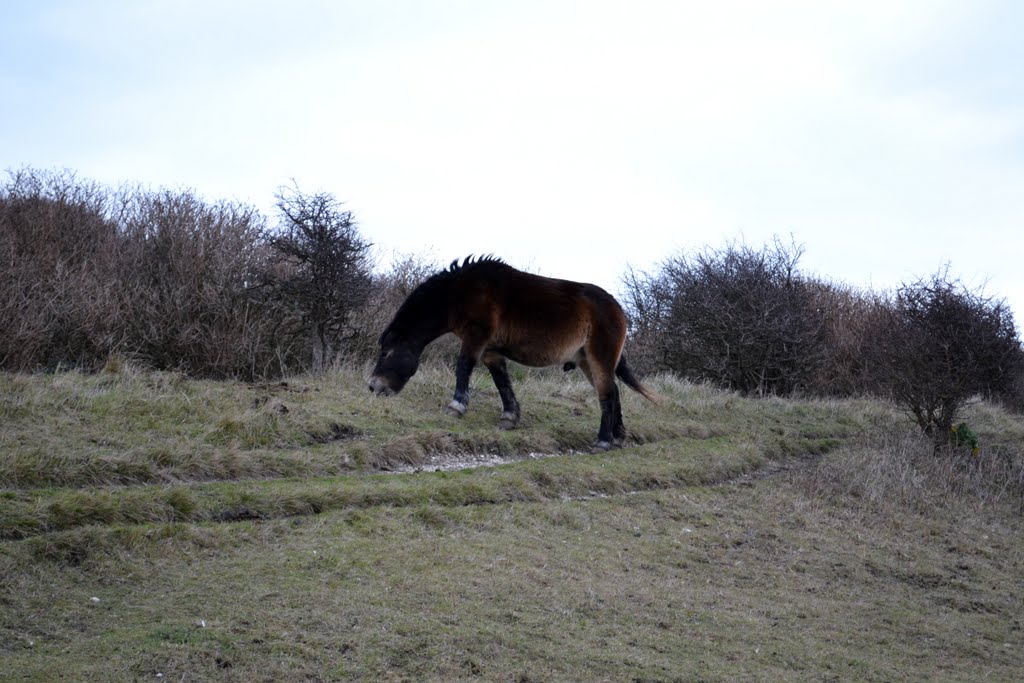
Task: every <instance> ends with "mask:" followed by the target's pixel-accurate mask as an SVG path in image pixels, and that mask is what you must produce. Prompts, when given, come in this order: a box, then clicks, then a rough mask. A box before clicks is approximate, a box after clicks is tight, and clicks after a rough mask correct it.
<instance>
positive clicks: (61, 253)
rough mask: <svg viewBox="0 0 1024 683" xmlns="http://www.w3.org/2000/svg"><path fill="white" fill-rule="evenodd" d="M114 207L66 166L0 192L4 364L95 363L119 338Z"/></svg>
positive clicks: (0, 356)
mask: <svg viewBox="0 0 1024 683" xmlns="http://www.w3.org/2000/svg"><path fill="white" fill-rule="evenodd" d="M113 204H114V202H113V201H112V199H111V197H110V196H109V194H108V193H107V192H106V191H105V190H104V189H103V188H102V187H100V186H98V185H96V184H93V183H87V182H81V181H79V180H78V179H76V178H75V176H74V174H73V173H71V172H69V171H63V172H55V173H46V174H40V173H36V172H33V171H31V170H28V169H25V170H21V171H16V172H13V173H12V174H11V176H10V180H9V181H8V182H7V184H6V185H5V186H3V188H2V189H0V367H6V368H26V367H33V366H34V367H39V366H42V367H56V366H59V365H61V364H69V365H90V364H93V363H95V362H96V360H97V358H98V357H99V356H102V355H104V354H105V353H106V352H107V350H108V349H110V348H112V347H116V346H117V345H118V344H119V343H120V341H121V338H120V335H119V333H118V320H119V316H118V311H117V306H116V302H115V301H114V292H113V290H112V288H111V287H110V286H109V285H110V283H111V282H112V281H113V280H114V279H115V272H116V266H117V264H116V259H115V258H114V252H115V249H116V243H117V240H118V234H117V224H116V222H115V221H114V220H113V219H112V218H111V214H112V212H113V208H114V206H113Z"/></svg>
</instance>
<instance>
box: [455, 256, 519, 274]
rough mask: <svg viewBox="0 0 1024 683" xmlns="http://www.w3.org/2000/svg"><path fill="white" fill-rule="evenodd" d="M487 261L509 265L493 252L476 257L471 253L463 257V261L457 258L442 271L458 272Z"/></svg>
mask: <svg viewBox="0 0 1024 683" xmlns="http://www.w3.org/2000/svg"><path fill="white" fill-rule="evenodd" d="M485 263H496V264H500V265H503V266H507V265H508V264H507V263H505V262H504V261H502V260H501V259H500V258H498V257H497V256H495V255H493V254H485V255H483V256H478V257H476V258H474V257H473V254H470V255H469V256H467V257H466V258H465V259H463V261H462V263H459V259H455V260H454V261H452V262H451V264H450V265H449V266H448V269H447V270H443V271H441V272H442V273H457V272H459V271H461V270H463V269H464V268H468V267H469V266H476V265H481V264H485Z"/></svg>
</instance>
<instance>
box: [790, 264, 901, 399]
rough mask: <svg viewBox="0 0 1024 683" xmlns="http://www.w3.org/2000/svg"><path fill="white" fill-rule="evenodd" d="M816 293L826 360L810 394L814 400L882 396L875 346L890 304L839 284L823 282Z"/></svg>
mask: <svg viewBox="0 0 1024 683" xmlns="http://www.w3.org/2000/svg"><path fill="white" fill-rule="evenodd" d="M814 288H815V289H816V295H815V305H814V307H815V309H816V310H817V311H818V313H819V315H820V316H821V319H822V322H823V325H824V328H823V332H824V339H823V351H824V358H823V360H822V362H821V363H819V364H818V366H817V368H816V370H815V372H814V374H813V377H812V378H811V379H810V381H809V383H808V385H807V389H808V391H809V392H810V393H812V394H815V395H818V396H866V395H876V396H882V395H885V394H886V388H885V386H886V367H885V363H884V360H883V358H882V357H881V354H880V345H879V340H880V339H881V338H882V337H884V335H885V334H886V326H887V324H888V320H889V317H888V315H889V314H888V307H889V301H888V299H887V298H886V297H885V296H884V295H882V294H879V293H876V292H873V291H870V290H867V291H865V290H857V289H854V288H852V287H850V286H848V285H843V284H840V283H833V282H828V283H826V282H821V283H817V284H816V285H815V286H814Z"/></svg>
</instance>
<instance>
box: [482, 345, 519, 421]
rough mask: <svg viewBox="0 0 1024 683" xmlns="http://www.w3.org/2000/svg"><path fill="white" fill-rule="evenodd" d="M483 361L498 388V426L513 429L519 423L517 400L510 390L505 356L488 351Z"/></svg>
mask: <svg viewBox="0 0 1024 683" xmlns="http://www.w3.org/2000/svg"><path fill="white" fill-rule="evenodd" d="M483 362H484V365H486V366H487V369H488V370H490V372H491V378H492V379H493V380H494V386H496V387H497V388H498V395H499V396H501V420H500V421H499V422H498V428H499V429H515V427H516V425H518V424H519V414H520V413H519V401H517V400H516V395H515V392H513V391H512V380H511V379H510V378H509V376H508V365H507V364H506V362H505V357H504V356H501V355H499V354H497V353H493V352H488V353H485V354H484V357H483Z"/></svg>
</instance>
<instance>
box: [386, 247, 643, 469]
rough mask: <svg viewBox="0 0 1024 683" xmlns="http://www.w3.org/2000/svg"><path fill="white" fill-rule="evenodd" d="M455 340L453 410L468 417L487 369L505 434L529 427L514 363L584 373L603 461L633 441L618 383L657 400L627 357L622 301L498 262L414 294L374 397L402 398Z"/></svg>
mask: <svg viewBox="0 0 1024 683" xmlns="http://www.w3.org/2000/svg"><path fill="white" fill-rule="evenodd" d="M446 332H453V333H454V334H455V336H457V337H458V338H459V339H460V340H461V341H462V350H461V351H460V353H459V360H458V364H457V365H456V369H455V397H454V398H453V399H452V402H451V403H450V404H449V405H448V409H447V412H448V413H449V414H451V415H455V416H457V417H461V416H463V415H465V413H466V407H467V404H468V403H469V376H470V374H471V373H472V372H473V368H474V366H475V365H476V364H477V362H480V361H482V362H483V364H484V365H485V366H487V369H488V370H489V371H490V372H491V377H492V378H493V379H494V384H495V386H497V387H498V394H499V395H500V396H501V404H502V409H503V410H502V413H501V421H500V422H499V423H498V426H499V427H500V428H501V429H512V428H514V427H515V426H516V424H517V423H518V422H519V402H518V401H517V400H516V397H515V394H514V393H513V392H512V383H511V382H510V380H509V376H508V369H507V367H506V364H505V360H506V359H509V360H513V361H516V362H517V363H522V364H523V365H529V366H533V367H544V366H548V365H562V366H563V367H564V368H565V369H566V370H571V369H572V368H574V367H579V368H580V370H582V371H583V374H584V375H586V377H587V379H588V380H589V381H590V383H591V384H592V385H593V386H594V388H595V389H596V390H597V397H598V399H599V401H600V403H601V427H600V429H599V430H598V433H597V441H596V442H595V444H594V449H595V450H598V451H606V450H608V449H609V448H611V447H612V446H621V445H622V443H623V441H624V440H625V438H626V428H625V426H623V423H622V407H621V405H620V402H619V388H618V386H617V385H616V383H615V377H616V376H618V377H619V378H620V379H622V381H623V382H625V383H626V384H627V385H628V386H629V387H630V388H632V389H633V390H635V391H637V392H639V393H640V394H642V395H643V396H645V397H646V398H648V399H650V400H654V399H653V396H652V395H651V394H650V392H648V391H647V389H645V388H644V386H643V385H642V384H640V382H639V380H637V378H636V376H635V375H634V374H633V372H632V370H631V369H630V367H629V365H627V364H626V359H625V358H624V357H623V356H622V345H623V343H624V342H625V339H626V316H625V314H624V313H623V312H622V307H621V306H619V303H618V302H617V301H616V300H615V299H614V298H613V297H612V295H610V294H609V293H608V292H606V291H604V290H603V289H601V288H600V287H597V286H595V285H590V284H583V283H579V282H570V281H568V280H554V279H551V278H547V277H541V276H539V275H531V274H529V273H523V272H521V271H519V270H516V269H515V268H513V267H511V266H509V265H507V264H505V263H504V262H502V261H500V260H499V259H496V258H493V257H484V258H480V259H477V260H473V259H472V257H469V258H466V259H465V260H464V261H463V262H462V264H461V265H460V264H459V262H458V261H457V260H456V261H452V264H451V266H449V267H448V269H447V270H442V271H441V272H439V273H437V274H435V275H433V276H431V277H430V278H428V279H427V280H426V281H424V282H423V283H422V284H421V285H420V286H419V287H417V288H416V289H415V290H413V292H412V294H410V295H409V298H408V299H406V300H405V302H404V303H403V304H402V306H401V307H400V308H399V309H398V312H397V313H396V314H395V317H394V319H393V320H392V321H391V324H389V325H388V326H387V329H385V330H384V333H383V334H381V337H380V349H381V350H380V358H379V359H378V361H377V366H376V367H375V368H374V369H373V375H372V376H371V377H370V391H372V392H374V393H376V394H393V393H398V392H399V391H401V389H402V387H404V386H405V383H406V382H408V381H409V378H410V377H412V376H413V374H415V372H416V369H417V367H418V366H419V361H420V355H421V354H422V353H423V349H424V347H426V345H427V344H429V343H430V342H431V341H433V340H434V339H437V338H438V337H440V336H441V335H442V334H445V333H446Z"/></svg>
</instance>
